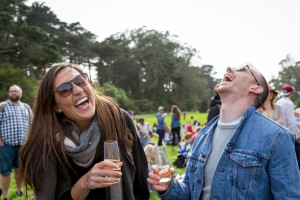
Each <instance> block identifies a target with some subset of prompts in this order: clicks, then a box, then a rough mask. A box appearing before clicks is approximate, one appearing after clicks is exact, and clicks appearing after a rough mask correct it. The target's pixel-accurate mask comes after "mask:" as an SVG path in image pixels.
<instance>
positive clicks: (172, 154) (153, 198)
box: [135, 112, 207, 200]
mask: <svg viewBox="0 0 300 200" xmlns="http://www.w3.org/2000/svg"><path fill="white" fill-rule="evenodd" d="M191 116H193V117H194V119H195V118H196V119H197V121H198V122H200V123H201V125H202V124H205V123H206V119H207V113H198V112H189V113H187V114H186V117H185V119H183V114H182V115H181V124H191V123H192V122H193V120H192V119H191ZM139 117H143V118H144V119H145V121H146V122H149V123H150V125H151V126H152V125H153V123H154V122H157V119H156V117H155V114H152V115H137V116H135V119H136V118H139ZM165 122H166V124H167V126H168V127H170V124H171V115H170V114H169V113H168V116H167V117H166V119H165ZM151 140H152V141H153V142H154V143H155V144H157V141H158V138H157V137H152V138H151ZM177 148H178V147H177V146H175V148H174V149H172V145H166V150H167V153H168V157H169V160H170V163H171V165H172V167H173V168H174V169H175V174H183V173H185V168H177V167H175V166H174V165H173V162H174V161H175V160H176V158H177ZM150 200H159V197H158V196H157V193H156V192H155V191H153V192H151V193H150Z"/></svg>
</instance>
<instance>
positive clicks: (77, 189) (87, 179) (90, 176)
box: [71, 161, 123, 200]
mask: <svg viewBox="0 0 300 200" xmlns="http://www.w3.org/2000/svg"><path fill="white" fill-rule="evenodd" d="M122 165H123V163H122V162H120V165H117V164H115V163H112V162H109V161H102V162H100V163H97V164H95V165H94V166H93V168H92V169H91V170H90V171H89V172H88V173H86V174H85V175H84V176H82V177H81V178H80V179H79V180H78V181H77V182H76V184H75V185H74V186H73V187H72V190H71V196H72V199H74V200H83V199H86V197H87V196H88V194H89V192H90V190H93V189H96V188H104V187H109V186H111V185H113V184H114V183H117V182H119V181H120V178H121V176H122V173H121V172H120V171H114V170H113V169H121V166H122Z"/></svg>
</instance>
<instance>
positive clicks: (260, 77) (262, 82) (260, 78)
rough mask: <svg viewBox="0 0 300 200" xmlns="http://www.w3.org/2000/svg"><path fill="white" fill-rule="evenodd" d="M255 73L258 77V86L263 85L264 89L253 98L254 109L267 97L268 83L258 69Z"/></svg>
mask: <svg viewBox="0 0 300 200" xmlns="http://www.w3.org/2000/svg"><path fill="white" fill-rule="evenodd" d="M256 72H257V74H258V77H257V80H258V83H259V85H260V86H262V87H263V89H264V91H263V92H262V93H261V94H259V95H257V96H256V98H255V100H254V106H255V108H256V109H258V108H259V107H261V106H262V105H263V104H264V102H265V100H266V99H267V97H268V95H269V86H268V83H267V81H266V79H265V77H264V76H263V75H262V74H261V73H260V72H258V71H256Z"/></svg>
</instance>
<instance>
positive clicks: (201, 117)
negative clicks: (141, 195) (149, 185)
mask: <svg viewBox="0 0 300 200" xmlns="http://www.w3.org/2000/svg"><path fill="white" fill-rule="evenodd" d="M191 116H193V117H194V119H195V118H196V119H197V121H198V122H200V123H201V125H202V124H204V123H205V122H206V119H207V113H198V112H187V113H186V117H185V119H183V113H182V115H181V124H190V123H192V122H193V120H192V119H191ZM138 117H143V118H144V119H145V121H146V122H149V123H150V124H151V126H152V125H153V123H154V122H157V120H156V117H155V114H149V115H136V116H135V117H134V119H136V118H138ZM165 122H166V124H167V126H168V127H170V124H171V115H170V114H169V113H168V116H167V117H166V119H165ZM151 140H152V141H154V142H155V144H157V141H158V138H156V137H152V138H151ZM166 150H167V153H168V156H169V160H170V163H171V165H172V167H173V168H174V169H175V173H176V174H183V173H184V171H185V169H184V168H177V167H175V166H174V165H173V162H174V161H175V160H176V158H177V146H175V148H174V150H172V146H171V145H166ZM16 191H17V186H16V183H15V179H14V175H13V173H12V174H11V183H10V187H9V193H8V197H9V199H13V200H25V197H18V196H16ZM23 191H24V192H25V187H23ZM32 195H33V191H32V190H29V191H28V197H30V196H32ZM150 200H159V198H158V196H157V194H156V192H155V191H154V192H151V194H150Z"/></svg>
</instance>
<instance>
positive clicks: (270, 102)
mask: <svg viewBox="0 0 300 200" xmlns="http://www.w3.org/2000/svg"><path fill="white" fill-rule="evenodd" d="M277 94H278V91H277V90H274V89H273V88H272V86H271V85H270V84H269V95H268V97H267V99H266V101H265V102H264V104H263V105H262V106H261V107H260V108H258V109H257V110H256V111H257V112H258V113H261V114H263V115H264V116H266V117H268V118H270V119H273V120H274V121H276V122H278V123H279V124H281V125H283V113H282V109H281V106H279V105H276V103H275V99H276V97H277Z"/></svg>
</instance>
